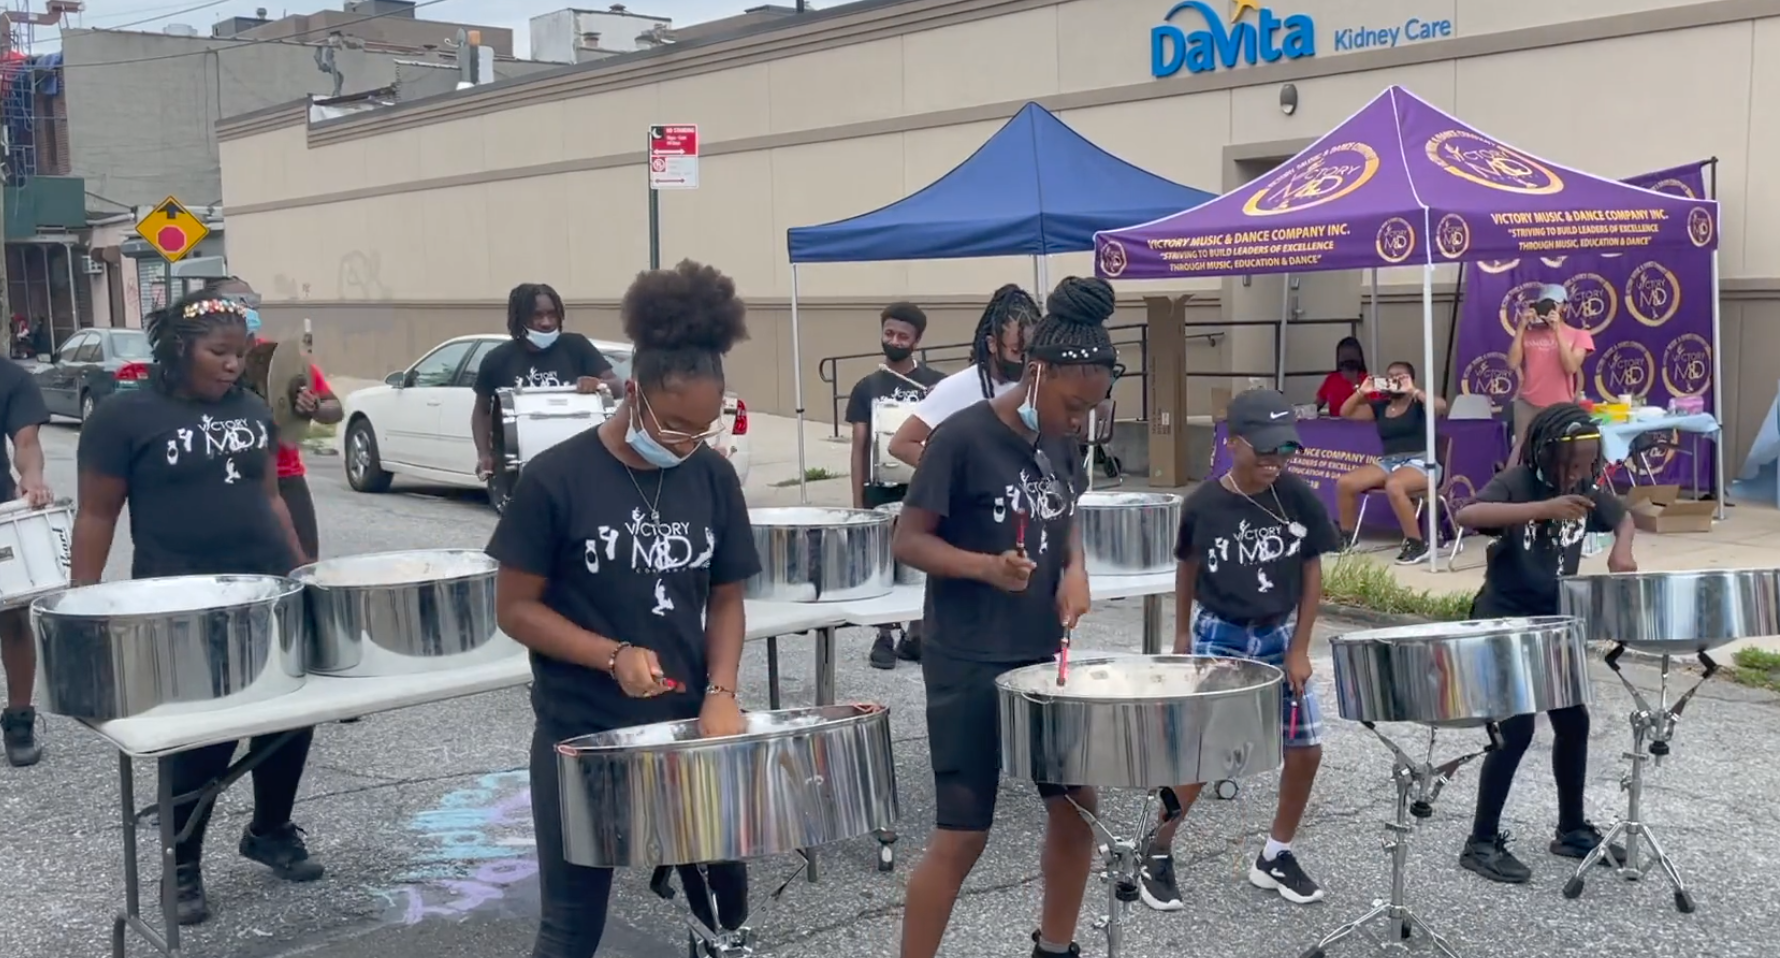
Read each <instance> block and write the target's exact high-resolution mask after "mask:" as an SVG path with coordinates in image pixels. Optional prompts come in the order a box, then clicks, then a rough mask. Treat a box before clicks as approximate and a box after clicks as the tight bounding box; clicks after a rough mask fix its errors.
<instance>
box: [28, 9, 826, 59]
mask: <svg viewBox="0 0 1780 958" xmlns="http://www.w3.org/2000/svg"><path fill="white" fill-rule="evenodd" d="M765 2H768V0H624V3H625V6H627V7H629V8H630V10H631V12H633V13H640V14H645V15H649V16H658V17H671V18H673V21H674V25H675V26H685V25H687V24H693V23H701V22H703V21H705V20H714V19H716V18H718V17H727V16H731V15H734V14H737V13H741V12H742V11H743V10H745V9H747V8H749V7H754V6H759V5H761V4H762V3H765ZM783 2H785V3H787V4H789V2H790V0H783ZM607 5H609V4H608V2H607V0H438V2H434V3H430V4H427V5H426V6H423V7H421V8H420V9H419V10H417V11H416V13H415V16H417V17H420V18H423V19H436V20H449V21H455V22H457V23H476V24H486V25H488V26H494V27H511V28H512V29H513V46H514V51H513V52H514V53H516V54H518V55H519V56H521V57H524V56H525V55H526V54H527V51H528V50H529V48H530V46H531V34H530V31H529V30H528V29H527V26H526V25H527V23H528V22H529V21H530V20H531V18H532V17H535V16H537V15H538V14H540V13H550V12H552V11H555V10H561V9H564V8H565V7H580V8H582V9H588V8H593V9H599V8H601V7H604V6H607ZM824 5H825V6H826V5H828V4H824ZM9 6H10V4H9ZM344 6H345V3H344V0H308V2H302V0H218V2H212V3H205V2H202V0H86V12H85V13H81V14H77V15H75V16H74V18H73V25H74V26H77V27H94V28H100V29H129V30H160V29H161V28H163V27H165V26H167V25H168V24H171V23H184V24H188V25H190V26H193V27H197V28H198V32H199V33H203V34H208V33H209V32H210V26H211V24H213V23H215V22H216V21H218V20H225V19H228V18H229V17H251V16H253V12H254V10H255V8H258V7H265V8H266V11H267V15H268V16H270V17H272V18H274V19H276V18H278V17H281V16H284V15H286V14H293V13H315V12H318V11H320V10H326V9H335V10H338V9H341V8H342V7H344ZM31 8H32V9H33V10H37V11H39V12H41V11H42V10H43V3H42V0H31ZM35 40H36V43H35V45H34V46H33V47H32V48H31V52H32V53H49V52H51V51H53V50H55V49H56V47H57V45H58V41H57V37H56V29H55V28H54V27H37V28H36V33H35Z"/></svg>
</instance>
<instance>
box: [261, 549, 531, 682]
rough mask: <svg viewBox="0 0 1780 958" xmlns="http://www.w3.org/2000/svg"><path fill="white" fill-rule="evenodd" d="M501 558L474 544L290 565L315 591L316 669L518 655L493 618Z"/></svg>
mask: <svg viewBox="0 0 1780 958" xmlns="http://www.w3.org/2000/svg"><path fill="white" fill-rule="evenodd" d="M495 569H496V565H495V561H494V560H493V559H491V558H489V557H488V555H487V554H486V553H483V552H481V551H478V550H472V549H424V550H417V551H413V552H378V553H372V554H370V555H360V556H348V557H346V558H340V559H324V560H322V561H321V562H317V563H314V564H313V565H306V566H304V567H302V568H301V569H298V570H297V571H295V572H293V573H291V578H293V579H295V580H297V581H298V582H300V583H302V584H303V586H304V587H305V590H306V591H307V593H308V603H309V615H310V619H311V628H310V631H309V640H310V644H309V671H311V672H320V673H325V674H329V675H343V676H388V675H409V674H412V673H415V672H436V671H439V670H442V669H454V668H459V667H461V666H465V665H480V664H482V663H484V662H492V661H495V660H497V659H503V658H506V657H507V656H510V655H518V654H519V653H520V652H521V651H522V648H521V646H520V645H519V643H517V642H514V641H513V640H512V639H509V638H507V637H506V636H505V635H502V634H501V633H500V631H499V629H498V628H497V627H496V625H495V610H494V578H495Z"/></svg>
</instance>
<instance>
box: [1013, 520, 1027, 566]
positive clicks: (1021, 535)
mask: <svg viewBox="0 0 1780 958" xmlns="http://www.w3.org/2000/svg"><path fill="white" fill-rule="evenodd" d="M1014 552H1016V553H1018V554H1019V556H1020V558H1022V559H1024V558H1026V511H1025V510H1024V509H1018V508H1016V509H1015V510H1014Z"/></svg>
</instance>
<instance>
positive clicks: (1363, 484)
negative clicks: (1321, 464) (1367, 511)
mask: <svg viewBox="0 0 1780 958" xmlns="http://www.w3.org/2000/svg"><path fill="white" fill-rule="evenodd" d="M1367 386H1368V388H1367V389H1366V390H1364V391H1361V390H1355V391H1354V393H1353V395H1351V396H1349V397H1347V401H1346V402H1344V403H1343V404H1342V406H1341V409H1340V410H1339V414H1340V416H1341V418H1343V419H1357V420H1362V421H1364V420H1371V421H1372V422H1373V423H1374V424H1375V425H1376V426H1377V427H1378V441H1379V446H1380V449H1381V455H1380V456H1379V457H1378V458H1377V459H1375V460H1373V461H1372V462H1370V463H1367V464H1366V465H1364V466H1360V467H1359V468H1357V469H1354V470H1353V471H1352V472H1349V473H1348V474H1347V475H1345V476H1342V477H1341V478H1340V479H1337V480H1335V505H1336V509H1335V511H1336V516H1337V521H1338V522H1339V523H1340V525H1341V541H1342V543H1343V544H1344V545H1351V544H1352V543H1353V542H1354V540H1355V538H1356V537H1357V536H1358V535H1359V531H1358V526H1359V522H1360V497H1361V496H1364V495H1365V494H1366V493H1368V492H1371V491H1372V490H1374V489H1383V490H1384V491H1385V496H1386V497H1387V498H1389V499H1390V503H1391V514H1392V515H1394V516H1396V517H1397V525H1398V527H1399V528H1401V529H1402V530H1403V547H1402V549H1401V550H1400V551H1398V553H1397V564H1398V565H1413V564H1415V563H1417V562H1420V561H1421V560H1423V559H1425V558H1427V557H1428V544H1427V543H1426V542H1424V541H1423V537H1422V529H1421V523H1420V522H1419V521H1418V520H1417V516H1416V512H1415V502H1416V500H1417V499H1418V498H1420V497H1421V496H1424V495H1427V492H1428V484H1429V482H1430V481H1432V478H1431V477H1433V476H1435V475H1436V474H1437V473H1438V470H1439V468H1440V467H1439V466H1438V465H1436V464H1435V463H1434V457H1433V455H1432V454H1430V452H1429V451H1428V433H1427V429H1428V415H1429V412H1430V411H1431V412H1432V413H1433V415H1434V416H1435V417H1436V418H1438V417H1440V416H1442V415H1444V414H1445V413H1446V400H1444V399H1442V398H1440V397H1439V396H1435V397H1433V398H1432V399H1430V398H1429V397H1428V394H1427V393H1425V392H1422V390H1421V387H1419V386H1417V385H1416V384H1415V366H1414V365H1412V364H1410V363H1406V362H1395V363H1392V364H1390V366H1388V367H1386V369H1385V374H1384V375H1383V376H1379V377H1376V378H1375V379H1373V380H1372V381H1371V382H1370V383H1368V384H1367ZM1430 407H1432V408H1431V410H1430Z"/></svg>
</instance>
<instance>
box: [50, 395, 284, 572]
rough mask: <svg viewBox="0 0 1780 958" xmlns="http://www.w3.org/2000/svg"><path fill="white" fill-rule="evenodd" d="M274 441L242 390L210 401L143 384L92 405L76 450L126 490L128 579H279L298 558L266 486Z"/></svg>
mask: <svg viewBox="0 0 1780 958" xmlns="http://www.w3.org/2000/svg"><path fill="white" fill-rule="evenodd" d="M277 439H278V437H277V435H276V433H275V431H274V430H273V427H272V410H271V409H269V408H267V406H266V403H265V401H264V400H262V399H260V397H258V396H256V395H254V394H253V393H250V392H248V391H247V390H245V389H235V390H232V391H231V392H230V393H229V394H228V395H226V396H224V397H223V398H222V399H220V400H218V401H216V402H200V401H197V400H188V399H178V398H175V397H172V396H168V395H166V394H164V393H162V392H160V391H159V390H156V389H144V390H140V391H137V392H127V393H119V394H117V395H115V396H112V397H110V398H108V399H106V400H105V401H104V402H102V403H100V404H99V407H98V408H97V409H96V410H95V411H94V412H93V417H92V418H91V419H88V420H87V421H86V422H85V423H84V424H83V425H82V426H81V429H80V447H79V451H78V452H77V454H76V455H77V458H78V460H79V463H80V469H81V471H82V472H95V473H98V474H100V475H103V476H111V477H113V478H116V479H122V480H124V482H125V484H126V485H127V487H128V492H127V496H128V500H127V501H128V503H129V508H130V541H131V544H132V551H133V557H132V562H131V566H130V574H131V575H132V576H133V577H135V578H144V577H148V576H164V575H230V574H236V575H284V574H286V573H288V572H290V571H291V568H292V566H293V565H294V564H295V562H296V557H295V556H293V555H291V548H290V539H289V537H288V536H287V535H286V534H285V531H284V527H283V526H282V525H281V524H280V523H279V521H278V519H277V515H276V513H274V512H273V511H272V497H271V495H269V494H268V493H267V491H266V474H267V472H268V471H269V470H271V469H273V468H274V464H273V456H274V455H275V454H276V452H277V449H278V442H277Z"/></svg>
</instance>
